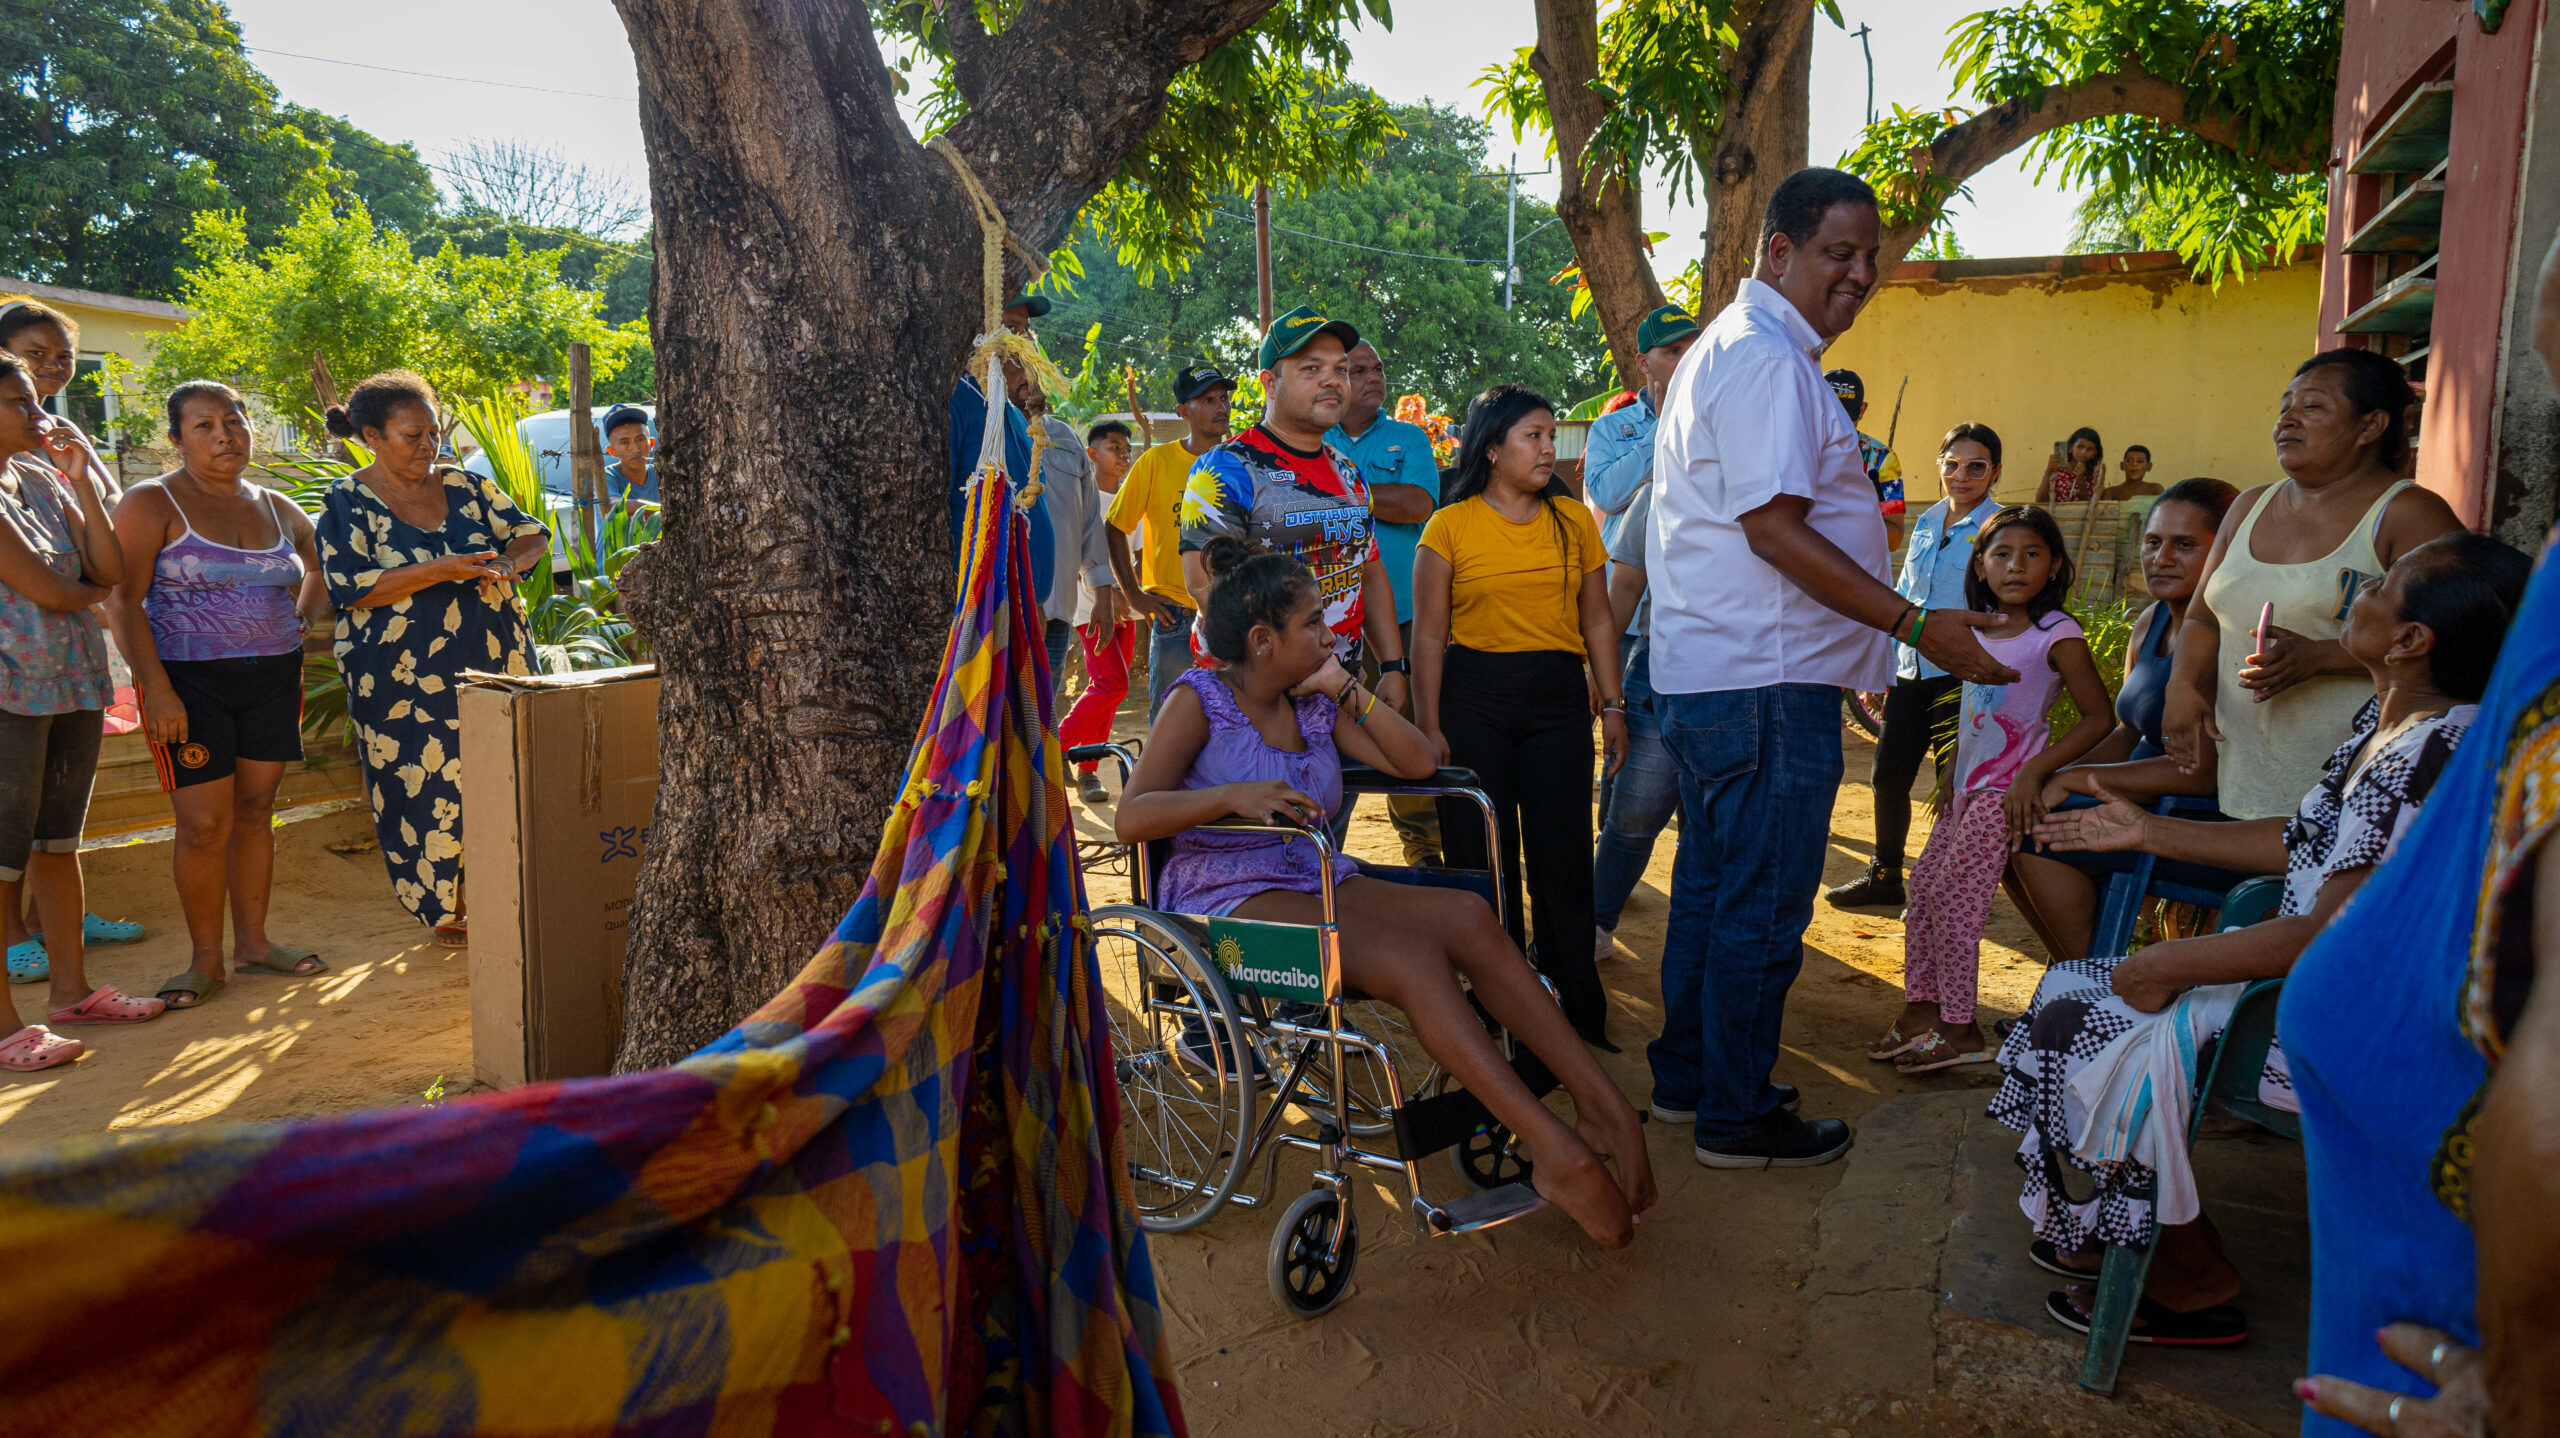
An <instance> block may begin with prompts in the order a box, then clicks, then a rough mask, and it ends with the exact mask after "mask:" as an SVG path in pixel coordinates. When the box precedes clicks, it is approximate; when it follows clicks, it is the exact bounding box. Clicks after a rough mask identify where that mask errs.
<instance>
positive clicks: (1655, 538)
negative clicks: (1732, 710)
mask: <svg viewBox="0 0 2560 1438" xmlns="http://www.w3.org/2000/svg"><path fill="white" fill-rule="evenodd" d="M1823 347H1824V342H1823V339H1822V336H1820V335H1819V334H1817V333H1815V332H1814V328H1813V326H1812V325H1810V324H1808V323H1806V321H1805V318H1804V316H1803V315H1800V314H1798V313H1797V312H1796V308H1795V306H1794V305H1791V304H1789V303H1787V299H1786V297H1785V296H1784V295H1781V294H1779V293H1778V292H1777V291H1776V290H1774V289H1771V288H1770V287H1769V286H1767V285H1764V284H1762V283H1760V282H1759V281H1758V280H1744V281H1743V282H1742V290H1741V293H1740V294H1739V295H1737V296H1736V297H1735V299H1734V302H1733V303H1732V304H1730V305H1727V306H1725V309H1724V313H1722V314H1720V315H1717V316H1716V318H1715V323H1713V324H1711V325H1709V326H1707V330H1706V333H1705V334H1703V335H1701V336H1700V337H1699V339H1698V342H1697V343H1696V344H1694V345H1692V346H1690V347H1689V352H1688V353H1687V354H1685V355H1683V356H1681V357H1680V367H1679V368H1678V369H1676V370H1674V371H1672V373H1671V382H1670V384H1669V385H1668V386H1667V387H1666V390H1667V393H1666V395H1665V400H1664V404H1663V409H1662V419H1661V421H1660V423H1659V425H1658V426H1657V427H1656V429H1655V431H1654V440H1653V446H1654V448H1653V477H1654V499H1653V534H1652V537H1651V539H1650V540H1649V541H1648V543H1647V546H1646V551H1645V552H1646V555H1647V557H1648V558H1649V559H1650V560H1651V563H1649V564H1647V565H1646V567H1645V568H1646V573H1647V577H1648V579H1649V580H1650V582H1651V584H1652V589H1653V638H1652V646H1653V687H1654V688H1655V689H1656V690H1657V691H1659V692H1661V693H1665V694H1707V693H1714V692H1718V691H1722V690H1732V689H1760V688H1766V687H1767V686H1769V685H1772V684H1836V685H1839V686H1841V687H1843V688H1849V689H1864V690H1880V689H1883V688H1885V687H1887V686H1888V685H1890V684H1891V683H1892V682H1893V642H1892V641H1891V640H1889V639H1887V638H1886V637H1885V636H1884V633H1883V631H1881V630H1876V629H1870V628H1868V627H1867V626H1865V625H1863V624H1860V623H1859V622H1857V621H1856V620H1854V619H1850V618H1847V617H1845V616H1843V615H1841V614H1838V613H1835V612H1833V611H1832V610H1831V609H1829V608H1826V607H1825V606H1824V605H1823V604H1822V602H1821V601H1820V600H1817V599H1815V598H1814V597H1813V596H1812V595H1810V594H1807V593H1805V592H1804V591H1803V590H1801V589H1798V588H1797V587H1796V585H1795V582H1794V581H1793V580H1790V579H1788V578H1787V577H1786V576H1785V575H1784V574H1781V573H1779V572H1778V571H1777V570H1776V569H1775V568H1773V567H1771V566H1770V565H1769V564H1768V563H1767V562H1765V561H1763V560H1762V559H1761V558H1760V556H1758V555H1756V554H1753V553H1752V552H1751V545H1750V543H1749V541H1747V540H1746V539H1745V538H1744V537H1743V533H1742V517H1743V516H1744V515H1746V514H1749V513H1750V512H1751V511H1753V510H1755V509H1758V508H1760V507H1761V506H1762V505H1765V504H1767V503H1768V502H1769V501H1771V500H1773V499H1776V498H1777V497H1778V496H1780V495H1782V494H1791V495H1795V496H1796V497H1798V498H1800V499H1806V500H1810V501H1811V502H1812V511H1811V513H1810V515H1809V516H1808V518H1809V519H1810V521H1811V523H1812V525H1813V527H1814V530H1815V531H1816V532H1817V533H1819V534H1821V535H1822V536H1823V537H1824V538H1825V539H1828V540H1830V541H1831V542H1832V543H1833V544H1836V545H1838V546H1840V549H1841V551H1842V552H1843V553H1845V554H1847V555H1848V556H1849V558H1850V559H1851V560H1853V561H1855V562H1856V563H1857V564H1858V565H1859V567H1861V568H1863V569H1865V570H1866V571H1867V572H1868V573H1870V574H1872V575H1874V576H1875V578H1876V582H1877V583H1878V584H1884V583H1886V582H1887V579H1886V575H1887V570H1886V568H1885V565H1886V560H1887V558H1888V556H1889V555H1890V553H1891V551H1890V549H1889V548H1888V547H1887V545H1886V543H1885V532H1884V516H1883V515H1882V514H1880V513H1878V512H1877V510H1876V487H1875V485H1874V484H1872V483H1870V482H1869V481H1868V479H1867V471H1866V466H1865V465H1864V463H1862V462H1861V460H1860V458H1859V455H1858V434H1857V431H1856V430H1854V429H1852V428H1850V427H1849V415H1848V412H1847V411H1845V410H1843V409H1842V408H1841V407H1840V401H1839V400H1838V399H1837V398H1836V397H1834V396H1833V395H1832V393H1831V386H1830V385H1829V384H1827V383H1825V382H1824V380H1823V378H1822V366H1821V365H1820V363H1819V362H1818V361H1817V358H1816V357H1817V356H1819V355H1820V354H1821V353H1822V351H1823Z"/></svg>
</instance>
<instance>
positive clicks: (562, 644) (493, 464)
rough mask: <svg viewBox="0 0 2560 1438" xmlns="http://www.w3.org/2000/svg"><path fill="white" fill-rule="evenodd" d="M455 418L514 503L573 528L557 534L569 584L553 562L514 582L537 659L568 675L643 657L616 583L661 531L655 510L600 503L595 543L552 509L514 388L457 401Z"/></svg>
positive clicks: (550, 671) (546, 520)
mask: <svg viewBox="0 0 2560 1438" xmlns="http://www.w3.org/2000/svg"><path fill="white" fill-rule="evenodd" d="M454 418H455V419H456V420H458V421H460V422H461V424H462V427H463V428H464V429H466V430H468V431H470V433H471V437H472V439H473V440H474V441H476V442H477V443H478V444H479V446H480V449H481V451H482V453H484V454H486V455H488V457H489V473H490V476H491V478H493V479H495V480H496V481H497V484H498V488H499V489H500V490H501V491H503V492H504V493H505V494H506V496H507V498H509V499H511V500H513V501H515V506H516V508H518V509H521V510H523V511H524V512H525V513H527V514H530V515H536V516H539V517H541V518H542V520H543V522H544V523H546V524H552V525H565V526H566V527H567V529H568V531H569V532H568V533H567V534H565V535H560V536H556V537H557V538H559V539H560V540H562V547H563V548H564V549H565V550H566V551H567V553H568V556H569V575H570V578H569V587H568V588H567V589H566V590H561V589H559V588H558V587H557V581H556V580H555V579H554V577H553V575H552V572H551V567H550V566H549V565H547V564H544V565H537V566H536V567H535V568H534V570H533V571H532V572H531V573H529V574H527V575H525V576H524V577H523V578H522V579H519V580H517V581H516V597H517V598H519V599H521V600H523V601H524V608H525V618H526V620H527V622H528V625H529V627H530V628H531V630H532V632H533V652H534V658H535V661H536V663H537V664H538V666H539V667H540V668H541V669H542V671H543V672H544V673H546V674H565V673H569V672H571V671H573V670H579V669H610V668H614V667H616V666H618V665H623V664H633V663H637V662H639V658H640V656H641V654H642V652H643V650H642V646H641V644H640V639H639V635H638V633H637V631H635V630H633V628H632V627H631V623H630V621H629V620H627V619H624V618H623V617H622V615H621V613H620V612H619V610H618V607H617V601H618V595H617V594H616V592H615V585H616V583H617V582H618V581H619V579H620V578H621V575H622V567H623V565H625V564H627V563H629V562H630V560H631V556H632V555H634V554H636V553H638V552H639V549H640V546H641V545H644V544H647V543H649V542H650V541H651V540H654V539H656V538H657V537H658V512H657V509H656V508H655V507H654V506H647V507H644V508H642V509H641V510H639V511H631V510H624V509H619V508H607V509H603V510H601V511H600V513H599V518H598V521H597V527H596V542H595V544H594V545H593V546H590V545H588V543H587V541H586V536H585V534H584V533H583V532H582V531H581V530H580V529H579V527H578V525H577V524H576V523H575V522H574V521H571V520H568V519H565V518H559V517H554V516H553V515H552V513H551V501H550V500H549V499H547V498H545V497H544V493H543V489H542V476H541V471H540V470H539V469H538V468H537V467H536V465H535V463H534V456H533V447H532V446H531V445H529V444H527V443H526V442H525V438H524V430H523V428H522V425H523V423H524V418H525V409H524V406H523V405H522V404H520V403H519V402H517V400H516V399H515V397H514V396H513V395H501V396H493V397H491V398H487V399H481V400H474V401H472V402H471V403H469V404H464V405H458V406H456V407H455V409H454Z"/></svg>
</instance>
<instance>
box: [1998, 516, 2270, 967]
mask: <svg viewBox="0 0 2560 1438" xmlns="http://www.w3.org/2000/svg"><path fill="white" fill-rule="evenodd" d="M2238 495H2239V491H2238V490H2236V489H2233V488H2232V487H2231V486H2230V485H2227V484H2225V483H2223V482H2222V481H2221V480H2218V479H2182V480H2180V481H2178V482H2177V483H2176V484H2174V485H2172V486H2170V487H2169V490H2168V492H2167V493H2165V494H2163V495H2161V496H2160V498H2159V502H2157V503H2156V504H2154V505H2152V506H2151V514H2150V518H2149V519H2148V520H2147V521H2146V522H2145V523H2144V525H2143V531H2142V580H2143V585H2144V587H2146V588H2147V589H2149V590H2150V591H2151V604H2150V606H2149V607H2148V608H2146V609H2144V610H2143V611H2142V613H2141V615H2140V616H2139V617H2137V618H2136V619H2135V620H2134V622H2133V633H2134V642H2133V643H2131V644H2129V645H2127V646H2126V647H2125V656H2124V686H2123V687H2122V688H2120V689H2118V690H2117V691H2116V727H2115V731H2114V732H2113V733H2111V734H2109V735H2107V737H2106V738H2104V739H2101V740H2099V741H2098V747H2097V748H2095V749H2092V750H2090V751H2089V753H2088V754H2087V755H2086V756H2085V757H2083V758H2082V759H2081V761H2080V762H2079V763H2077V764H2074V765H2072V766H2070V767H2069V768H2066V769H2063V770H2060V771H2059V772H2057V773H2055V775H2054V776H2053V777H2052V778H2051V779H2049V780H2047V781H2046V783H2045V786H2044V794H2043V796H2042V800H2041V807H2042V808H2043V809H2044V810H2046V811H2052V810H2056V809H2066V808H2068V809H2081V808H2087V807H2088V806H2089V805H2090V804H2092V803H2094V802H2096V798H2095V796H2096V794H2097V790H2098V786H2101V785H2103V786H2104V787H2105V788H2106V789H2107V791H2108V792H2109V793H2112V794H2115V795H2117V796H2119V797H2122V798H2126V799H2131V800H2134V801H2135V802H2137V803H2147V802H2149V801H2150V800H2153V799H2157V798H2159V797H2160V796H2161V795H2163V794H2195V795H2203V796H2210V795H2211V794H2212V793H2213V772H2212V770H2211V769H2210V768H2206V769H2204V770H2203V771H2202V772H2201V773H2197V774H2184V773H2181V772H2179V770H2178V766H2177V765H2175V764H2173V763H2170V762H2168V761H2167V760H2166V759H2165V758H2164V757H2163V751H2162V749H2161V747H2160V714H2161V710H2162V707H2163V703H2164V700H2165V699H2166V696H2167V694H2168V689H2169V665H2170V659H2171V655H2172V653H2173V649H2172V646H2174V645H2175V644H2176V642H2177V636H2178V632H2179V630H2180V629H2181V627H2183V626H2184V625H2185V624H2186V622H2187V601H2188V600H2190V599H2192V598H2194V597H2195V592H2196V582H2197V581H2198V580H2199V579H2201V578H2202V577H2203V574H2204V560H2205V556H2206V555H2207V554H2208V553H2210V552H2211V551H2212V549H2213V536H2214V535H2215V533H2216V532H2218V531H2219V530H2220V529H2221V528H2222V516H2223V515H2224V514H2225V513H2226V512H2228V511H2229V510H2230V508H2231V501H2232V500H2233V499H2235V498H2237V497H2238ZM2216 817H2219V816H2218V815H2217V816H2216ZM2132 867H2133V859H2132V857H2131V856H2130V855H2126V854H2115V853H2108V854H2100V853H2091V852H2088V851H2085V850H2083V851H2078V852H2073V853H2055V852H2051V851H2048V850H2046V849H2045V848H2043V846H2041V845H2039V844H2037V843H2036V842H2035V841H2034V840H2032V839H2030V840H2029V841H2028V842H2027V843H2026V844H2025V845H2024V846H2022V847H2021V848H2020V849H2019V851H2018V852H2017V853H2016V854H2014V855H2012V856H2010V860H2009V874H2008V879H2007V882H2006V883H2005V884H2004V885H2003V887H2004V888H2005V889H2007V891H2008V894H2009V899H2010V902H2012V903H2014V904H2016V905H2017V906H2018V912H2019V913H2020V914H2022V915H2024V916H2025V918H2026V921H2027V925H2028V927H2030V928H2032V929H2034V930H2035V931H2036V937H2037V938H2038V939H2040V940H2042V941H2043V943H2044V948H2045V952H2046V953H2047V954H2048V955H2051V956H2052V958H2053V960H2054V961H2055V962H2057V963H2061V962H2067V961H2069V960H2072V959H2085V958H2087V957H2089V934H2090V931H2091V929H2092V928H2094V927H2095V925H2096V923H2097V917H2098V884H2099V876H2101V875H2105V874H2112V873H2118V872H2121V871H2124V870H2127V869H2130V868H2132ZM2154 872H2155V873H2158V874H2159V875H2160V876H2161V877H2162V878H2166V879H2171V880H2176V881H2181V882H2187V883H2192V884H2194V885H2195V886H2196V887H2199V888H2224V889H2227V888H2229V887H2231V885H2233V884H2235V883H2238V882H2239V878H2230V877H2224V876H2222V875H2221V873H2220V871H2218V870H2212V869H2206V868H2203V867H2201V866H2198V865H2162V866H2160V867H2159V868H2158V869H2156V870H2155V871H2154ZM2245 877H2247V876H2246V875H2242V876H2240V878H2245Z"/></svg>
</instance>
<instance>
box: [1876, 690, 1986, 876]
mask: <svg viewBox="0 0 2560 1438" xmlns="http://www.w3.org/2000/svg"><path fill="white" fill-rule="evenodd" d="M1963 685H1964V681H1963V680H1961V679H1958V678H1956V677H1955V676H1954V675H1952V674H1941V675H1939V676H1938V677H1937V678H1935V679H1896V680H1895V681H1894V682H1893V687H1892V688H1891V689H1888V690H1886V691H1885V696H1884V732H1883V733H1881V734H1878V735H1877V736H1876V767H1875V773H1874V785H1875V803H1876V864H1877V866H1878V867H1880V868H1885V869H1890V870H1892V871H1893V872H1895V873H1897V874H1898V873H1900V872H1902V851H1903V849H1904V848H1905V847H1906V846H1908V845H1909V843H1910V841H1911V784H1912V781H1913V780H1916V779H1918V778H1919V777H1920V766H1921V765H1922V764H1925V763H1927V762H1928V761H1929V737H1930V734H1931V733H1932V732H1933V730H1932V724H1931V721H1932V720H1933V719H1934V718H1935V716H1936V713H1937V708H1938V705H1939V703H1940V702H1941V701H1942V700H1945V699H1946V696H1948V695H1951V694H1954V693H1955V692H1956V691H1957V690H1958V689H1960V688H1962V687H1963ZM1947 702H1953V701H1952V700H1948V701H1947Z"/></svg>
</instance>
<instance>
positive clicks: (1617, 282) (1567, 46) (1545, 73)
mask: <svg viewBox="0 0 2560 1438" xmlns="http://www.w3.org/2000/svg"><path fill="white" fill-rule="evenodd" d="M1529 68H1530V69H1532V70H1534V71H1536V72H1537V76H1538V88H1539V89H1540V90H1541V91H1542V92H1543V93H1544V94H1545V96H1546V101H1547V117H1548V125H1549V128H1550V129H1551V130H1552V131H1553V132H1554V134H1555V137H1556V163H1557V169H1558V170H1559V171H1561V172H1562V179H1561V182H1560V183H1559V184H1558V186H1557V190H1556V217H1557V218H1558V219H1559V220H1561V221H1562V222H1563V224H1564V227H1565V232H1566V233H1567V234H1570V235H1571V236H1573V253H1574V257H1575V258H1576V259H1577V260H1579V261H1580V262H1581V265H1582V279H1583V282H1584V283H1585V284H1588V285H1589V286H1591V302H1592V304H1593V306H1594V307H1595V309H1596V311H1597V313H1598V314H1599V316H1600V330H1601V333H1602V334H1604V335H1606V336H1607V337H1608V341H1609V357H1610V359H1611V360H1613V361H1615V362H1616V364H1617V366H1618V374H1619V377H1620V378H1621V380H1623V381H1624V382H1625V383H1626V385H1627V386H1628V387H1629V388H1635V387H1637V386H1640V385H1642V384H1643V383H1644V368H1643V366H1642V365H1640V364H1638V363H1637V362H1636V325H1637V324H1638V323H1640V322H1641V321H1642V320H1643V319H1644V317H1645V315H1646V314H1647V313H1648V312H1649V311H1651V310H1652V309H1653V308H1654V307H1655V306H1657V305H1659V304H1661V303H1662V298H1663V296H1662V285H1661V283H1660V282H1659V281H1657V280H1656V279H1655V278H1654V274H1653V263H1652V261H1651V260H1650V259H1649V258H1647V257H1646V254H1645V244H1644V207H1643V196H1642V194H1641V193H1640V192H1638V191H1637V190H1635V189H1633V188H1631V187H1630V186H1629V185H1628V184H1627V183H1626V176H1625V173H1624V172H1623V170H1622V169H1620V168H1618V167H1615V166H1612V167H1610V168H1608V169H1605V170H1603V171H1601V172H1599V173H1598V174H1597V175H1592V174H1589V173H1587V172H1586V170H1585V166H1587V165H1588V164H1589V163H1590V159H1591V136H1592V134H1593V133H1594V132H1595V131H1597V130H1598V129H1599V128H1600V122H1601V121H1602V119H1604V118H1606V116H1607V114H1608V108H1609V106H1608V101H1606V100H1605V99H1603V98H1602V97H1601V95H1600V94H1599V92H1598V91H1596V90H1594V89H1592V88H1591V87H1592V85H1593V83H1594V82H1596V81H1597V80H1598V79H1599V78H1600V17H1599V7H1598V5H1597V3H1596V0H1538V45H1537V49H1536V50H1535V51H1533V52H1532V53H1531V54H1530V56H1529Z"/></svg>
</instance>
